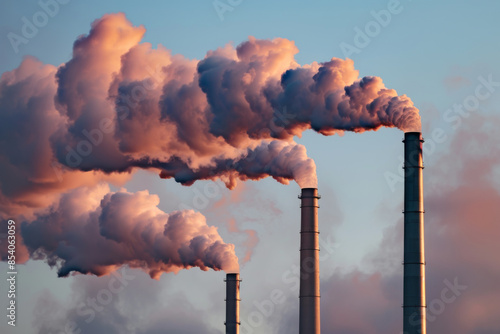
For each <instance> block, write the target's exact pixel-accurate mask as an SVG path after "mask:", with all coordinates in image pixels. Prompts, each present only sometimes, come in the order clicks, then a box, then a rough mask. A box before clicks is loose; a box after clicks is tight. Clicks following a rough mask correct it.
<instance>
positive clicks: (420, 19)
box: [0, 0, 500, 333]
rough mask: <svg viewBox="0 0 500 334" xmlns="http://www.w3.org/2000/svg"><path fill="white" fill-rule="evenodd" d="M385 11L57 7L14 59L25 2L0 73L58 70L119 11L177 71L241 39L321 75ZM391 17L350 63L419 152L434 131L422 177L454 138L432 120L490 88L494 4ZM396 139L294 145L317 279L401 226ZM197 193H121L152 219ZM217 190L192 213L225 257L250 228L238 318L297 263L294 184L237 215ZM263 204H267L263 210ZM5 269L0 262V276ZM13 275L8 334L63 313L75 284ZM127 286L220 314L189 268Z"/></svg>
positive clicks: (487, 109)
mask: <svg viewBox="0 0 500 334" xmlns="http://www.w3.org/2000/svg"><path fill="white" fill-rule="evenodd" d="M388 3H390V1H360V0H356V1H350V2H342V3H338V2H334V1H327V0H322V1H318V0H317V1H310V2H307V3H306V2H304V1H296V0H291V1H263V0H255V1H249V0H244V1H241V3H240V4H238V5H236V6H233V9H232V11H227V12H225V13H224V14H223V18H224V19H223V20H221V19H220V17H219V15H218V14H217V11H216V9H215V8H214V5H213V2H212V1H210V0H206V1H205V0H203V1H202V0H197V1H144V2H139V1H118V0H116V1H96V0H90V1H77V0H71V1H69V3H68V4H65V5H61V6H60V8H59V12H58V13H57V14H56V15H55V16H54V17H51V18H50V19H49V20H48V23H47V24H46V25H45V26H43V27H41V28H40V29H39V31H38V33H37V34H36V36H34V37H33V38H31V39H29V42H28V43H27V44H21V45H20V46H19V52H18V53H16V52H15V51H14V49H13V47H12V45H11V43H10V42H9V39H8V37H7V36H8V34H9V33H10V32H14V33H16V34H21V28H22V25H23V21H22V18H23V17H27V18H31V17H32V16H33V14H35V13H36V12H38V11H40V10H41V9H40V8H41V7H40V5H39V4H38V2H37V1H32V0H27V1H22V2H20V1H14V0H5V1H3V3H2V5H1V6H2V10H1V11H0V50H1V51H0V52H1V54H0V72H1V73H3V72H5V71H9V70H12V69H14V68H16V67H17V66H18V65H19V64H20V62H21V61H22V59H23V57H24V56H26V55H32V56H35V57H37V58H38V59H40V60H41V61H42V62H44V63H49V64H53V65H56V66H58V65H60V64H62V63H64V62H66V61H68V60H69V59H70V57H71V50H72V45H73V42H74V40H75V39H76V38H77V37H78V36H79V35H82V34H87V33H88V31H89V29H90V24H91V22H92V21H94V20H95V19H98V18H100V17H101V16H102V15H103V14H105V13H115V12H124V13H125V14H126V16H127V18H128V19H129V20H130V21H131V22H132V23H133V24H134V25H141V24H142V25H144V26H145V27H146V29H147V31H146V34H145V36H144V39H143V42H150V43H152V44H153V45H154V46H155V45H158V44H161V45H163V46H165V47H166V48H168V49H170V50H172V52H173V53H179V54H182V55H184V56H186V57H188V58H193V59H202V58H203V57H204V56H205V54H206V52H207V51H209V50H214V49H216V48H218V47H222V46H224V45H225V44H227V43H232V44H233V45H235V46H236V45H238V44H240V43H241V42H243V41H245V40H246V39H247V38H248V36H255V37H257V38H262V39H267V38H275V37H283V38H287V39H290V40H293V41H295V44H296V46H297V47H298V49H299V50H300V52H299V53H298V54H297V55H296V60H297V61H298V62H299V63H300V64H307V63H311V62H314V61H317V62H324V61H328V60H329V59H330V58H332V57H339V58H344V54H343V52H342V48H341V44H342V43H348V44H351V45H355V41H354V39H355V35H356V32H355V28H356V27H358V28H360V29H362V30H363V29H365V28H366V26H367V24H369V23H370V22H371V21H373V20H374V17H373V14H372V11H374V12H379V11H381V10H386V9H387V8H388ZM398 8H400V13H399V14H393V15H392V16H391V19H390V22H389V23H388V24H387V26H386V27H381V28H380V32H379V33H378V34H376V35H375V36H374V37H371V38H370V42H369V43H368V45H367V46H366V47H362V48H360V51H359V53H355V54H352V55H350V58H352V59H353V60H354V65H355V67H356V68H357V69H358V70H359V71H360V75H361V76H367V75H373V76H380V77H381V78H382V79H383V80H384V83H385V85H386V86H387V87H389V88H393V89H395V90H397V92H398V93H399V94H406V95H408V96H409V97H410V98H411V99H412V100H413V102H414V103H415V105H416V106H417V107H418V108H419V109H420V110H421V116H422V120H423V125H424V127H423V132H424V134H423V135H424V137H426V138H427V139H432V131H433V130H434V129H437V128H440V129H443V130H444V132H445V133H446V135H447V136H448V138H450V139H449V140H446V141H445V142H444V143H440V144H438V145H437V146H436V150H435V151H434V152H432V154H429V155H428V156H426V157H424V159H425V163H426V166H430V167H431V168H428V169H426V172H428V170H429V169H431V170H432V166H435V165H436V164H437V163H438V161H440V159H441V158H442V156H444V155H446V154H447V153H449V152H450V145H451V142H452V141H451V138H452V137H453V136H454V135H455V134H456V133H457V131H456V130H454V129H453V128H452V127H451V126H450V124H449V123H447V122H446V121H444V120H443V114H444V113H445V112H446V110H447V109H448V108H451V107H452V106H453V104H456V103H462V102H463V101H464V99H465V98H466V97H467V96H469V95H470V94H473V92H474V89H475V87H476V86H477V85H478V84H479V83H480V81H479V80H478V77H480V76H481V77H483V78H487V77H488V75H492V76H493V78H500V68H499V66H498V59H500V45H499V43H498V42H497V41H496V37H497V36H499V35H500V24H499V23H498V13H499V12H500V3H499V2H498V1H480V2H472V1H440V2H433V1H416V0H414V1H411V0H402V1H401V2H400V4H399V7H398ZM499 102H500V94H498V93H496V92H495V93H493V95H492V97H491V98H489V99H487V100H485V101H481V105H480V107H479V110H477V113H480V114H482V115H492V114H493V115H495V114H496V115H498V108H496V107H495V105H498V103H499ZM472 118H474V117H471V118H469V120H470V119H472ZM465 121H467V120H465ZM402 137H403V133H402V132H401V131H399V130H396V129H381V130H379V131H377V132H368V133H363V134H353V133H347V134H346V135H344V136H343V137H339V136H333V137H324V136H321V135H319V134H317V133H313V132H312V131H310V132H307V133H305V134H304V136H303V137H302V138H300V139H296V140H297V142H298V143H300V144H303V145H305V146H306V147H307V151H308V154H309V156H310V157H312V158H314V160H315V161H316V165H317V169H318V176H319V192H320V193H321V194H322V195H323V198H322V200H321V202H320V204H321V209H320V210H321V211H320V220H321V222H320V224H321V227H320V228H321V231H322V235H324V236H325V237H327V236H331V237H332V238H333V239H334V240H335V243H336V245H337V246H336V247H337V248H336V250H335V252H334V253H333V254H332V256H331V258H330V259H329V260H327V262H325V263H322V275H323V277H324V278H325V279H327V278H328V277H330V276H332V275H334V274H335V273H349V272H352V271H353V270H354V268H355V269H356V270H359V271H360V272H363V273H367V274H369V273H372V272H374V271H375V269H374V268H373V265H372V264H369V263H367V257H368V258H369V255H370V254H371V253H374V252H376V251H377V249H378V248H379V247H380V243H381V242H382V240H383V239H382V238H383V235H384V231H385V229H386V228H388V227H391V226H395V224H397V222H398V220H399V219H400V218H401V216H402V215H401V210H402V194H403V184H402V183H401V182H399V183H396V184H395V186H394V187H391V186H390V185H389V184H388V182H387V180H386V175H387V173H388V172H390V173H395V174H397V173H399V170H400V160H399V159H400V157H401V156H402V153H403V145H402V143H401V139H402ZM436 168H437V167H436ZM429 173H430V172H429ZM209 182H210V181H203V182H197V183H195V185H194V186H193V187H190V188H188V187H182V186H180V185H178V184H176V183H175V182H174V181H172V180H167V181H166V180H161V179H159V178H158V176H157V175H155V174H151V173H148V172H139V173H137V174H136V175H135V176H134V178H133V179H132V180H131V181H130V182H129V183H127V184H126V185H125V187H126V188H127V190H129V191H139V190H144V189H148V190H149V192H150V193H154V194H158V195H159V197H160V200H161V202H160V208H161V209H163V210H164V211H166V212H169V211H173V210H176V209H179V205H180V203H192V200H193V198H194V197H195V196H196V191H195V190H194V189H198V190H199V191H200V192H203V191H204V190H203V189H204V187H205V186H206V185H207V184H208V183H209ZM426 186H427V184H426ZM218 189H219V191H218V194H217V196H216V197H215V198H213V199H209V201H208V204H207V205H205V206H203V207H202V208H200V211H201V212H202V213H203V214H205V215H206V216H207V218H208V220H209V224H211V225H215V226H218V227H219V230H220V233H221V235H222V237H223V238H224V240H225V241H226V242H232V243H236V244H237V246H238V245H239V244H241V243H242V240H243V239H244V236H243V235H239V234H234V233H233V234H232V233H231V232H229V231H228V228H227V220H228V219H229V218H234V219H236V221H237V222H238V224H239V226H240V228H241V229H247V228H252V229H255V230H256V231H257V234H258V236H259V239H260V241H259V243H258V245H257V246H256V248H255V250H254V255H253V257H252V260H251V261H250V262H249V263H247V264H245V265H243V267H242V277H243V280H244V282H243V285H242V288H243V290H242V299H243V300H244V301H245V300H246V301H247V303H246V304H242V312H243V313H244V314H245V315H246V314H249V313H250V312H252V310H253V308H252V307H254V306H252V305H254V304H253V303H252V301H254V300H257V298H263V297H261V296H265V295H267V294H268V293H269V291H271V290H272V289H273V288H275V287H276V286H279V285H280V284H281V283H280V282H281V275H282V273H283V272H285V271H286V270H287V269H288V268H289V267H290V265H291V264H293V263H294V262H298V243H297V240H298V228H299V225H298V223H299V216H298V213H299V211H298V206H299V202H298V200H297V197H296V195H298V193H299V191H300V189H299V187H298V186H297V185H296V184H295V183H293V184H290V185H289V186H283V185H281V184H278V183H277V182H275V181H274V180H271V179H266V180H263V181H259V182H253V181H252V182H248V184H247V185H245V188H244V190H243V193H244V194H245V195H244V196H246V197H245V198H246V199H247V201H248V202H249V203H250V204H249V206H248V207H247V208H245V205H243V204H242V203H233V205H231V207H232V208H231V209H227V212H225V211H221V210H217V209H214V205H215V203H217V201H219V200H220V199H221V198H226V199H227V200H228V201H230V203H231V193H230V191H229V190H227V189H224V188H223V187H220V188H218ZM266 203H267V204H269V203H272V205H271V204H270V206H269V207H267V206H264V204H266ZM262 207H263V209H260V208H262ZM283 231H286V233H284V232H283ZM237 253H238V255H239V256H241V255H242V254H243V250H242V248H239V249H238V248H237ZM273 254H274V255H273ZM429 256H432V255H429ZM401 257H402V254H401ZM5 268H6V266H5V265H4V263H1V264H0V269H1V270H0V272H4V271H5V270H4V269H5ZM20 273H21V275H20V277H21V278H20V280H21V281H20V286H19V289H20V291H21V292H20V293H21V296H20V302H21V303H22V305H24V306H21V308H20V311H19V312H21V314H22V317H23V318H21V320H20V322H22V324H21V326H20V328H19V329H20V330H21V329H22V332H23V333H35V330H34V329H33V328H32V325H31V322H30V321H28V319H30V320H33V319H34V318H35V316H33V312H35V308H36V307H34V306H32V305H34V304H35V301H38V302H40V300H42V301H43V300H45V299H43V298H44V296H46V294H48V295H50V296H52V297H51V298H53V299H55V300H57V301H58V303H59V304H60V305H67V304H68V303H70V302H69V300H70V299H71V298H72V296H73V295H72V293H73V292H72V291H74V286H75V285H78V284H81V282H83V280H84V279H82V278H75V277H70V278H67V279H58V278H57V276H56V272H55V270H50V269H49V268H48V267H47V266H46V265H43V264H42V263H40V262H36V261H30V262H29V263H28V264H27V265H26V266H23V267H22V269H21V270H20ZM137 275H138V276H137V277H140V279H139V280H140V282H139V283H137V282H134V284H137V286H136V288H137V289H139V288H140V287H141V286H143V285H142V284H144V285H146V284H151V285H152V286H153V287H154V289H156V290H155V291H156V292H157V293H159V294H160V295H162V296H165V299H166V300H173V301H175V300H177V299H176V298H180V299H182V300H184V298H185V299H186V300H187V301H188V303H191V304H197V309H199V310H201V311H200V312H201V313H202V314H204V316H205V317H206V321H207V323H208V324H210V325H211V326H214V327H215V328H217V329H218V330H219V332H222V323H223V314H222V312H219V311H221V308H223V303H219V304H217V305H218V306H217V307H218V308H219V309H212V308H213V304H212V303H213V299H217V300H219V301H221V302H222V301H223V299H224V296H223V288H224V286H223V282H222V278H223V275H222V274H221V273H214V272H209V273H205V272H201V271H199V270H197V269H192V270H189V271H184V272H181V273H179V274H178V275H171V274H166V275H164V276H163V277H162V279H161V280H160V281H159V282H156V281H151V283H147V282H150V281H149V278H148V277H146V275H144V274H142V273H137ZM35 276H36V277H35ZM85 279H87V278H85ZM75 282H76V283H75ZM143 282H144V283H143ZM2 284H3V283H2ZM82 284H83V283H82ZM1 293H2V294H3V293H4V290H3V286H2V290H1ZM127 293H128V292H127ZM130 294H132V292H130ZM291 294H292V295H293V293H291ZM200 296H202V297H200ZM49 299H50V298H49ZM292 300H293V299H292ZM297 302H298V301H297ZM164 303H165V305H166V306H165V305H164V306H165V307H167V306H168V305H170V304H169V302H168V301H164ZM172 303H174V302H172ZM183 305H184V304H183ZM185 307H186V310H189V309H190V308H189V306H185ZM290 307H291V308H292V309H293V306H290ZM186 312H188V311H186ZM395 312H399V310H395ZM219 313H220V314H219ZM24 319H26V320H24ZM278 320H279V319H277V318H273V317H271V318H270V319H268V320H266V321H267V322H268V323H266V325H265V327H264V328H265V329H266V330H268V331H270V330H271V329H272V328H274V329H276V330H277V327H276V326H278V325H276V324H275V323H274V322H275V321H278ZM217 326H218V327H217ZM0 328H2V332H3V330H4V329H5V328H6V327H5V323H4V322H3V320H2V322H0ZM14 332H15V331H12V333H14ZM137 332H139V331H137ZM8 333H10V332H8ZM374 333H375V332H374ZM477 333H479V332H477ZM485 333H489V332H485Z"/></svg>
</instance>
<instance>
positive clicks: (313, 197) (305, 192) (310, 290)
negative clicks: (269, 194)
mask: <svg viewBox="0 0 500 334" xmlns="http://www.w3.org/2000/svg"><path fill="white" fill-rule="evenodd" d="M299 198H300V200H301V205H300V207H301V217H300V220H301V230H300V295H299V298H300V315H299V334H319V333H320V318H319V316H320V313H319V300H320V295H319V238H318V234H319V231H318V208H319V206H318V199H319V198H320V196H319V195H318V189H316V188H304V189H302V194H301V195H300V196H299Z"/></svg>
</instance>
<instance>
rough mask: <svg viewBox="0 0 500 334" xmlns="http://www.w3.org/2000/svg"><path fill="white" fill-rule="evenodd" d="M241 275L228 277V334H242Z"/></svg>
mask: <svg viewBox="0 0 500 334" xmlns="http://www.w3.org/2000/svg"><path fill="white" fill-rule="evenodd" d="M240 282H241V280H240V274H227V276H226V322H225V323H224V324H225V325H226V334H239V333H240Z"/></svg>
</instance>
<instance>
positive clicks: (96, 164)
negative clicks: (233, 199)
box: [0, 14, 420, 212]
mask: <svg viewBox="0 0 500 334" xmlns="http://www.w3.org/2000/svg"><path fill="white" fill-rule="evenodd" d="M144 33H145V28H144V27H143V26H140V27H134V26H133V25H132V24H131V23H130V22H129V21H128V20H127V19H126V18H125V16H124V15H123V14H112V15H105V16H103V17H102V18H101V19H98V20H96V21H95V22H94V23H93V24H92V27H91V30H90V33H89V34H88V35H85V36H81V37H79V38H78V39H77V40H76V42H75V43H74V48H73V56H72V58H71V59H70V60H69V61H68V62H66V63H64V64H62V65H61V66H59V67H57V68H56V67H54V66H52V65H44V64H42V63H40V62H39V61H37V60H35V59H33V58H26V59H25V60H24V61H23V62H22V64H21V65H20V66H19V68H17V69H15V70H13V71H11V72H6V73H4V74H3V75H2V77H1V79H0V110H1V113H0V118H1V122H0V124H2V130H4V131H2V132H1V135H0V136H1V137H0V159H1V160H2V162H3V163H2V169H3V170H2V172H3V173H2V175H9V177H8V178H7V177H6V176H2V178H1V179H0V187H1V190H2V192H1V196H2V197H3V198H5V199H6V201H2V202H3V203H5V202H6V203H8V204H7V205H5V209H6V210H7V209H9V210H10V211H11V212H19V211H22V209H23V207H33V206H38V207H43V206H47V204H49V203H50V201H52V202H53V201H56V200H57V196H58V194H59V193H61V192H64V191H67V190H69V189H74V188H76V187H78V186H82V185H86V184H89V183H93V184H97V183H98V182H101V181H108V182H109V181H114V182H117V183H120V182H123V178H122V179H119V175H120V174H121V175H123V173H124V172H127V173H129V172H132V171H133V170H134V169H137V168H147V169H153V170H157V171H158V172H159V173H160V174H161V176H162V177H164V178H174V179H175V180H177V181H178V182H180V183H183V184H186V185H189V184H191V183H193V182H195V181H196V180H199V179H215V178H220V179H222V180H224V181H225V182H226V184H227V186H228V187H230V188H231V187H233V186H234V184H235V182H236V181H237V180H238V179H241V180H246V179H259V178H263V177H267V176H271V177H274V178H275V179H276V180H278V181H280V182H283V183H287V182H288V181H289V180H295V181H297V182H298V183H299V185H300V186H301V187H315V186H316V183H317V181H316V175H315V166H314V162H313V161H312V160H310V159H309V158H307V155H306V150H305V148H304V147H303V146H301V145H299V144H297V143H295V142H294V141H293V138H294V136H300V135H301V133H302V132H303V131H305V130H307V129H313V130H315V131H317V132H319V133H321V134H323V135H332V134H335V133H341V132H343V131H354V132H363V131H366V130H376V129H378V128H380V127H382V126H385V127H397V128H400V129H401V130H403V131H418V130H420V116H419V114H418V110H417V109H416V108H415V107H414V106H413V104H412V102H411V100H410V99H409V98H408V97H406V96H405V95H401V96H398V95H397V93H396V91H394V90H392V89H388V88H386V87H385V86H384V84H383V83H382V80H381V79H380V78H378V77H363V78H359V73H358V71H357V70H355V69H354V65H353V62H352V60H349V59H346V60H342V59H337V58H332V59H331V60H330V61H327V62H324V63H316V62H314V63H312V64H308V65H304V66H301V65H299V64H297V62H296V61H295V59H294V56H295V54H296V53H297V52H298V49H297V47H296V46H295V44H294V42H293V41H289V40H286V39H282V38H276V39H273V40H258V39H255V38H253V37H250V38H249V40H248V41H246V42H243V43H242V44H240V45H239V46H238V47H237V48H234V47H233V46H231V45H226V46H225V47H223V48H219V49H217V50H214V51H209V52H208V53H207V55H206V56H205V58H204V59H202V60H200V61H197V60H190V59H187V58H185V57H183V56H182V55H173V54H172V53H171V52H170V51H169V50H167V49H166V48H164V47H163V46H161V45H160V46H158V47H157V48H153V47H152V46H151V45H150V44H149V43H141V39H142V37H143V35H144ZM21 123H22V124H21ZM17 125H19V126H17ZM13 138H16V140H12V139H13ZM20 152H22V154H21V153H20ZM89 171H92V172H93V173H85V172H89ZM82 172H83V173H82ZM111 173H115V174H111ZM21 179H22V180H21ZM61 179H62V181H61ZM26 180H28V181H26ZM41 193H43V195H42V196H40V194H41ZM47 193H48V195H50V196H46V195H47ZM49 199H50V200H49ZM14 207H17V211H16V210H14Z"/></svg>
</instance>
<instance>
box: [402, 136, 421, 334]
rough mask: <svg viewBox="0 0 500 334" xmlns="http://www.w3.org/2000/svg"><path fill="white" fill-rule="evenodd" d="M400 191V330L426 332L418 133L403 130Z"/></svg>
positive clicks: (415, 332) (411, 332)
mask: <svg viewBox="0 0 500 334" xmlns="http://www.w3.org/2000/svg"><path fill="white" fill-rule="evenodd" d="M403 142H404V147H405V165H404V170H405V189H404V192H405V195H404V263H403V265H404V282H403V283H404V284H403V286H404V287H403V332H404V334H417V333H418V334H426V333H427V328H426V314H425V312H426V303H425V254H424V196H423V177H422V170H423V169H424V166H423V160H422V144H423V142H424V141H423V139H422V134H421V133H420V132H407V133H405V139H404V140H403Z"/></svg>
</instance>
